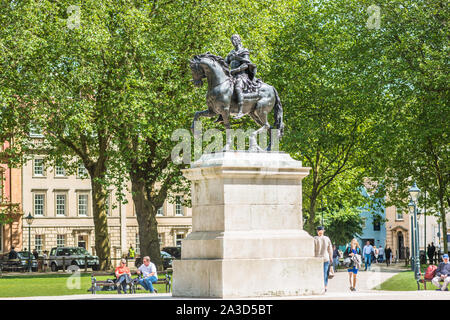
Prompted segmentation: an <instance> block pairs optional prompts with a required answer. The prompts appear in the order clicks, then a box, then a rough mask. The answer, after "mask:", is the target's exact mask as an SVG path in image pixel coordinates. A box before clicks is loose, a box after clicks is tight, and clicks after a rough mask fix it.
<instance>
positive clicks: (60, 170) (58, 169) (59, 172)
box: [55, 166, 66, 177]
mask: <svg viewBox="0 0 450 320" xmlns="http://www.w3.org/2000/svg"><path fill="white" fill-rule="evenodd" d="M65 176H66V169H64V167H63V166H55V177H65Z"/></svg>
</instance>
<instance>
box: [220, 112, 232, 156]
mask: <svg viewBox="0 0 450 320" xmlns="http://www.w3.org/2000/svg"><path fill="white" fill-rule="evenodd" d="M223 111H224V112H223V113H222V117H223V125H224V126H225V129H226V134H225V135H226V143H225V147H224V148H223V149H222V151H229V150H231V134H230V132H229V130H230V128H231V125H230V106H227V107H225V108H223Z"/></svg>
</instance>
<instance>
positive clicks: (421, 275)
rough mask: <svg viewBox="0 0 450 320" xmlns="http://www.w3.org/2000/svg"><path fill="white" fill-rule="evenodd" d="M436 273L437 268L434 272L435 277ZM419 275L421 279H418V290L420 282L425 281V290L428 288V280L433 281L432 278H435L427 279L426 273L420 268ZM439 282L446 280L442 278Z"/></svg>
mask: <svg viewBox="0 0 450 320" xmlns="http://www.w3.org/2000/svg"><path fill="white" fill-rule="evenodd" d="M435 274H436V270H435V271H434V273H433V278H434V276H435ZM419 275H420V278H419V280H417V290H418V291H420V284H421V283H423V290H427V282H431V280H432V279H433V278H431V279H425V274H424V273H422V272H421V271H420V270H419ZM439 282H444V280H442V279H440V280H439Z"/></svg>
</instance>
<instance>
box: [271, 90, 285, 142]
mask: <svg viewBox="0 0 450 320" xmlns="http://www.w3.org/2000/svg"><path fill="white" fill-rule="evenodd" d="M273 91H274V92H275V105H274V107H273V108H274V118H275V123H274V127H275V128H277V129H279V130H280V138H281V137H282V136H283V133H284V123H283V107H282V106H281V101H280V97H279V96H278V92H277V89H275V88H273Z"/></svg>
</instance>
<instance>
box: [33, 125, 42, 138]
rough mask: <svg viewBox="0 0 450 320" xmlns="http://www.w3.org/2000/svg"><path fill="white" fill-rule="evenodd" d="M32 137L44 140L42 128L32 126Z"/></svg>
mask: <svg viewBox="0 0 450 320" xmlns="http://www.w3.org/2000/svg"><path fill="white" fill-rule="evenodd" d="M30 137H31V138H44V135H43V134H42V128H40V127H39V126H32V127H31V128H30Z"/></svg>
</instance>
